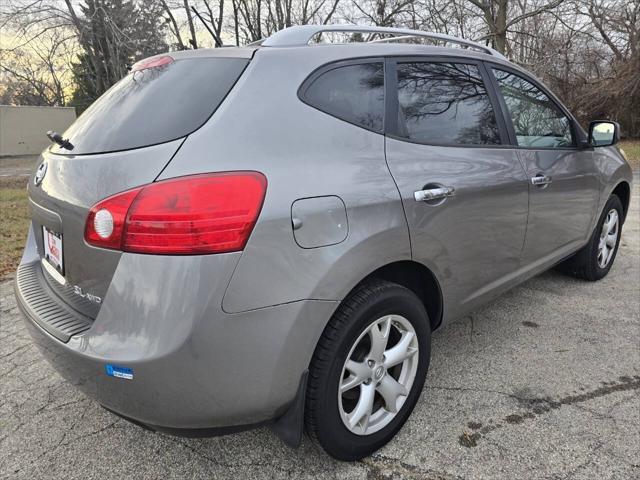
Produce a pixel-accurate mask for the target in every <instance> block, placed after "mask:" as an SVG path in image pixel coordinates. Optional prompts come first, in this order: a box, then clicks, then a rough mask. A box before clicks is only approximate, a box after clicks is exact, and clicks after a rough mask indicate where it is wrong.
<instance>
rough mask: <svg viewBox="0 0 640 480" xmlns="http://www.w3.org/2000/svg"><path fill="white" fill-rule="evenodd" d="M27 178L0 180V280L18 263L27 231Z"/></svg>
mask: <svg viewBox="0 0 640 480" xmlns="http://www.w3.org/2000/svg"><path fill="white" fill-rule="evenodd" d="M26 186H27V178H26V177H17V178H16V177H9V178H0V278H1V277H3V276H5V275H7V274H9V273H11V272H13V271H14V270H15V268H16V266H17V265H18V262H19V261H20V257H21V256H22V250H23V248H24V242H25V240H26V237H27V231H28V229H29V218H30V215H29V207H28V205H27V189H26Z"/></svg>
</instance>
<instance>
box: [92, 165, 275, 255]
mask: <svg viewBox="0 0 640 480" xmlns="http://www.w3.org/2000/svg"><path fill="white" fill-rule="evenodd" d="M266 189H267V179H266V178H265V177H264V175H262V174H261V173H258V172H225V173H215V174H206V175H194V176H189V177H180V178H175V179H171V180H164V181H160V182H156V183H151V184H149V185H146V186H144V187H139V188H136V189H133V190H128V191H126V192H122V193H119V194H117V195H114V196H112V197H109V198H106V199H104V200H102V201H100V202H98V203H97V204H96V205H94V206H93V207H92V208H91V210H90V211H89V216H88V217H87V223H86V226H85V235H84V236H85V240H86V241H87V243H89V244H90V245H93V246H96V247H102V248H111V249H117V250H123V251H125V252H138V253H155V254H166V255H189V254H205V253H222V252H235V251H238V250H242V249H243V248H244V246H245V245H246V243H247V240H248V239H249V235H250V234H251V231H252V230H253V226H254V225H255V222H256V220H257V218H258V215H259V213H260V209H261V208H262V202H263V200H264V195H265V192H266Z"/></svg>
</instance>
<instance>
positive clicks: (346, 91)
mask: <svg viewBox="0 0 640 480" xmlns="http://www.w3.org/2000/svg"><path fill="white" fill-rule="evenodd" d="M301 97H302V99H303V100H304V101H305V102H306V103H308V104H309V105H311V106H312V107H315V108H317V109H318V110H322V111H323V112H326V113H328V114H330V115H333V116H334V117H338V118H340V119H342V120H345V121H347V122H350V123H353V124H355V125H358V126H360V127H364V128H366V129H368V130H373V131H375V132H381V131H382V128H383V123H384V122H383V119H384V66H383V64H382V62H376V63H361V64H355V65H346V66H342V67H336V68H333V69H331V70H329V71H327V72H324V73H322V74H320V76H318V77H317V78H315V79H314V80H313V81H312V82H311V84H310V85H309V86H307V87H306V89H305V90H304V91H303V92H302V95H301Z"/></svg>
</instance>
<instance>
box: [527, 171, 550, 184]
mask: <svg viewBox="0 0 640 480" xmlns="http://www.w3.org/2000/svg"><path fill="white" fill-rule="evenodd" d="M551 182H552V180H551V177H547V176H546V175H543V174H541V173H539V174H537V175H536V176H535V177H531V184H532V185H535V186H536V187H541V186H543V185H549V184H550V183H551Z"/></svg>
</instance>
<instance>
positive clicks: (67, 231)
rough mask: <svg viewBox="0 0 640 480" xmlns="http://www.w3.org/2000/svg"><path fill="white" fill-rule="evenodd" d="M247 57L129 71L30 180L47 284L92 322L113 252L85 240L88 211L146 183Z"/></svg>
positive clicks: (116, 255)
mask: <svg viewBox="0 0 640 480" xmlns="http://www.w3.org/2000/svg"><path fill="white" fill-rule="evenodd" d="M248 62H249V60H248V59H246V58H228V57H223V58H217V57H204V58H202V57H195V58H182V59H181V58H179V59H174V58H172V57H169V56H161V57H153V58H152V59H151V61H146V62H141V65H139V66H138V67H136V66H134V68H133V70H132V72H131V73H130V74H129V75H127V76H126V77H125V78H124V79H122V80H121V81H120V82H118V83H117V84H116V85H114V86H113V87H112V88H111V89H110V90H109V91H107V92H106V93H105V94H104V95H103V96H102V97H100V98H99V99H98V100H97V101H96V102H95V103H94V104H93V105H92V106H91V107H90V108H89V109H87V110H86V111H85V112H84V113H83V114H82V115H81V116H80V117H79V118H78V119H77V120H76V122H75V123H74V124H73V125H72V126H71V127H69V129H68V130H67V131H66V132H64V133H63V135H62V136H63V137H64V138H65V139H67V140H68V141H69V142H70V143H71V145H72V146H73V148H72V149H71V150H69V149H67V148H63V147H61V146H58V145H54V146H52V147H51V148H49V149H47V150H46V151H45V152H44V153H43V154H42V157H41V162H40V164H39V167H38V170H37V171H36V174H34V176H33V177H32V178H31V179H30V181H29V187H28V190H29V203H30V206H31V209H32V227H33V230H34V234H35V238H36V242H37V245H38V253H39V255H40V257H41V262H42V265H43V272H44V277H45V279H46V281H47V282H48V283H49V285H50V286H51V287H52V289H53V290H54V291H55V292H56V294H57V295H59V296H60V297H61V298H62V299H63V300H64V301H65V302H66V303H67V304H69V305H70V306H72V307H73V308H75V309H76V310H77V311H79V312H81V313H83V314H84V315H87V316H89V317H90V318H95V317H96V315H97V314H98V312H99V310H100V305H101V303H102V300H103V299H104V296H105V294H106V292H107V289H108V287H109V284H110V283H111V279H112V277H113V274H114V272H115V269H116V267H117V265H118V261H119V259H120V256H121V253H120V252H119V251H115V250H107V249H103V248H96V247H93V246H90V245H88V244H87V243H86V242H85V241H84V229H85V221H86V218H87V214H88V212H89V209H90V208H91V207H92V206H93V205H94V204H96V203H97V202H98V201H100V200H103V199H105V198H107V197H109V196H111V195H114V194H116V193H119V192H122V191H124V190H128V189H130V188H134V187H137V186H140V185H145V184H148V183H151V182H153V181H154V180H155V179H156V178H157V177H158V175H159V174H160V173H161V172H162V170H163V169H164V167H165V166H166V165H167V164H168V163H169V162H170V161H171V159H172V157H173V156H174V155H175V153H176V152H177V151H178V149H179V148H180V145H181V144H182V142H183V141H184V139H185V138H186V136H187V135H189V134H190V133H191V132H193V131H194V130H196V129H198V128H199V127H200V126H201V125H202V124H204V123H205V122H206V121H207V120H208V118H209V117H210V116H211V115H212V114H213V113H214V112H215V110H216V109H217V107H218V106H219V105H220V103H221V102H222V101H223V100H224V98H225V97H226V95H227V93H228V92H229V90H230V89H231V88H232V87H233V85H234V84H235V82H236V81H237V79H238V78H239V77H240V75H241V74H242V72H243V70H244V68H245V67H246V65H247V63H248Z"/></svg>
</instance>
